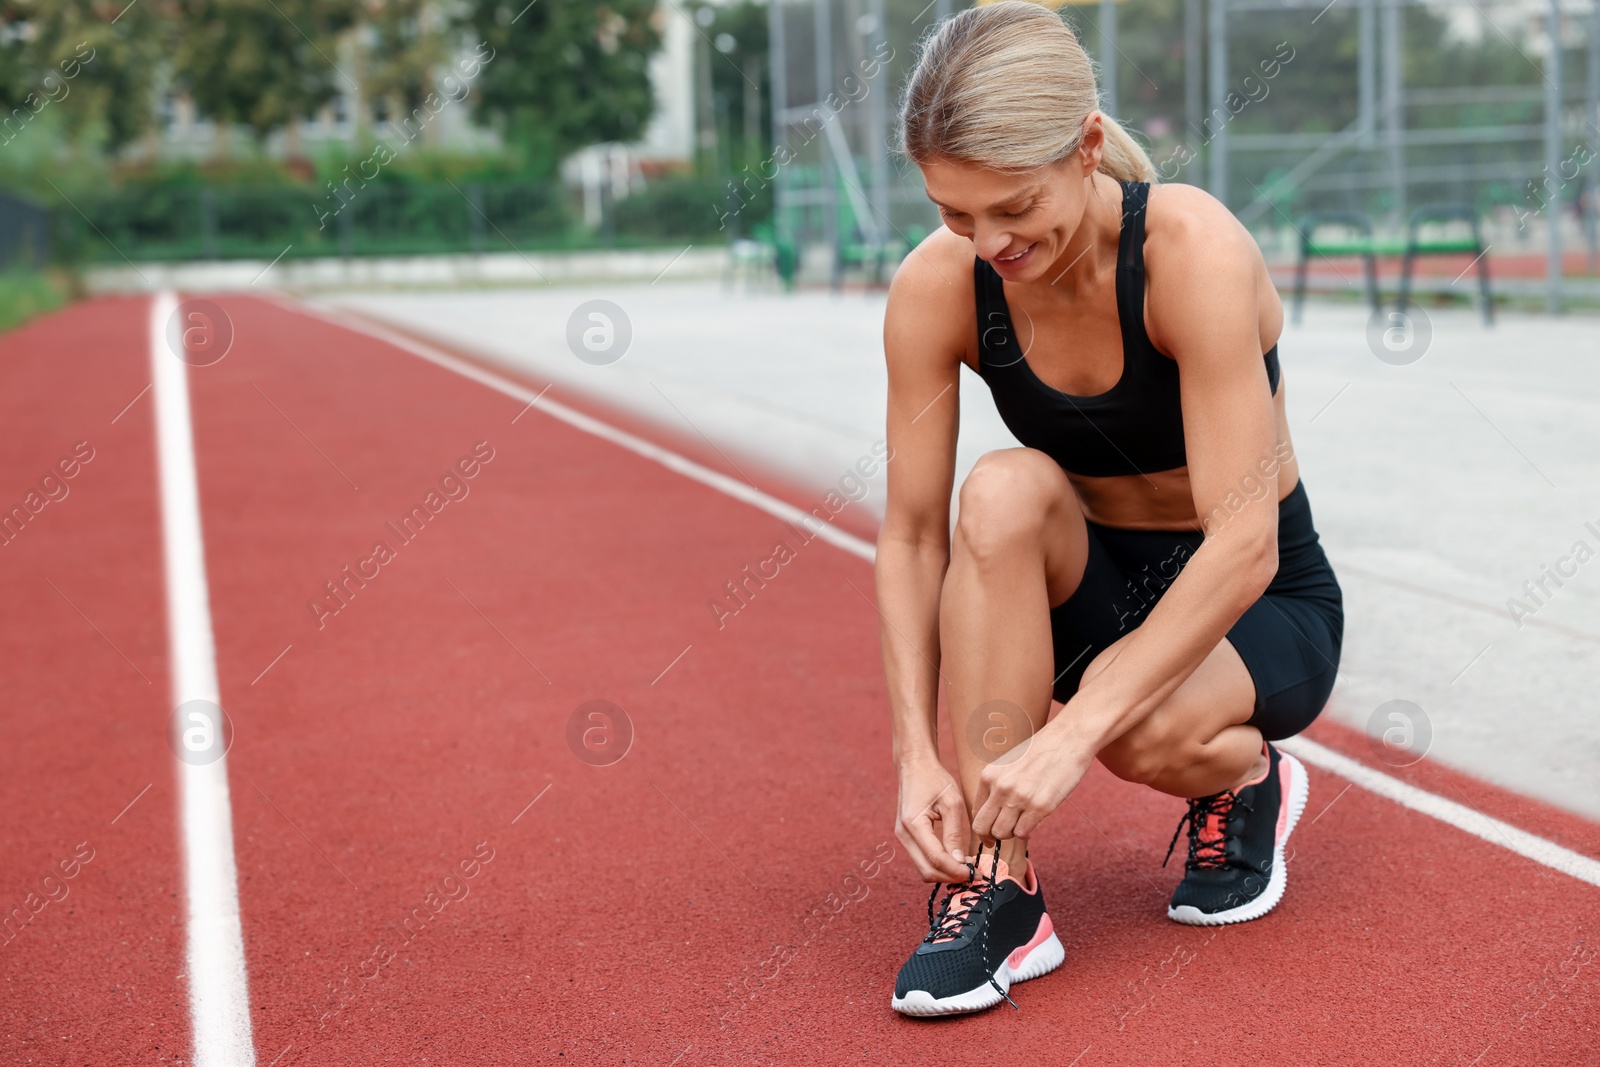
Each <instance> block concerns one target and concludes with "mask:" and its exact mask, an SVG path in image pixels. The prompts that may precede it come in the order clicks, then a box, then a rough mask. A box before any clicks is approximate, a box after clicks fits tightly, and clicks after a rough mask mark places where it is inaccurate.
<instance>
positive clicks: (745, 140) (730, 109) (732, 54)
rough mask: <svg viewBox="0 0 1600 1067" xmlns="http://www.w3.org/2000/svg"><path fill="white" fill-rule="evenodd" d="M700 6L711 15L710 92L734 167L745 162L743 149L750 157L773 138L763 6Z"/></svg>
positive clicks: (750, 1) (741, 0)
mask: <svg viewBox="0 0 1600 1067" xmlns="http://www.w3.org/2000/svg"><path fill="white" fill-rule="evenodd" d="M702 7H703V9H704V10H705V11H707V12H709V14H710V17H709V19H708V20H707V21H708V22H709V25H706V26H705V27H704V32H705V35H706V38H707V39H708V40H709V41H710V42H711V46H712V49H713V51H712V52H711V56H710V59H711V94H712V97H713V99H714V101H715V104H714V113H715V115H716V117H717V125H718V134H719V135H720V136H722V137H724V138H725V139H726V140H727V141H728V142H729V145H728V149H729V151H728V158H729V159H730V160H731V161H733V162H734V163H735V169H737V164H739V163H743V162H746V160H745V159H744V158H742V157H743V156H744V155H745V154H747V152H748V154H749V155H750V156H752V157H753V159H760V158H761V157H762V156H764V155H765V154H766V151H767V146H769V145H770V143H771V140H772V138H771V136H770V131H771V128H772V107H771V90H770V88H768V85H769V81H768V72H767V5H766V4H758V3H755V2H754V0H738V2H737V3H731V4H726V5H720V4H705V5H702ZM700 10H701V9H696V10H695V11H694V12H693V14H694V15H695V16H696V23H697V24H698V23H699V20H700V19H701V18H702V17H703V16H701V15H700V13H699V12H700ZM752 120H753V121H752ZM747 126H749V127H752V128H747Z"/></svg>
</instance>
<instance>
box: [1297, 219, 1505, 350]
mask: <svg viewBox="0 0 1600 1067" xmlns="http://www.w3.org/2000/svg"><path fill="white" fill-rule="evenodd" d="M1452 224H1454V225H1452ZM1298 229H1299V232H1300V260H1299V263H1298V264H1296V269H1295V293H1294V321H1295V322H1296V323H1298V322H1299V321H1300V318H1301V312H1302V308H1303V307H1304V305H1305V297H1306V276H1307V272H1308V271H1309V269H1310V266H1311V257H1313V256H1324V257H1326V256H1360V257H1361V259H1362V265H1363V269H1364V273H1365V276H1366V294H1367V303H1368V304H1370V305H1371V306H1372V310H1373V311H1377V310H1378V307H1379V297H1378V265H1377V257H1378V256H1400V257H1401V259H1400V293H1399V297H1398V300H1397V306H1398V310H1399V311H1401V312H1404V311H1405V309H1406V308H1407V307H1408V306H1409V305H1410V302H1411V278H1412V274H1413V272H1414V269H1415V266H1416V261H1417V257H1418V256H1430V255H1461V254H1464V253H1465V254H1471V255H1472V256H1474V257H1475V258H1474V265H1475V266H1476V267H1477V269H1478V288H1479V292H1480V295H1481V300H1480V303H1481V304H1482V305H1483V321H1484V323H1485V325H1493V324H1494V295H1493V293H1492V292H1491V291H1490V286H1489V258H1488V256H1487V255H1486V254H1485V253H1486V252H1487V249H1486V248H1485V247H1484V244H1483V235H1482V231H1481V230H1480V229H1479V226H1478V213H1477V212H1476V211H1475V210H1474V209H1473V208H1472V207H1471V206H1469V205H1467V204H1430V205H1428V206H1426V207H1420V208H1418V209H1417V210H1415V211H1413V212H1412V213H1411V216H1410V217H1409V218H1408V219H1407V220H1406V232H1405V236H1404V237H1401V238H1396V237H1388V236H1380V235H1378V234H1375V233H1373V230H1372V220H1371V219H1369V218H1367V216H1365V215H1363V214H1361V213H1360V212H1356V211H1319V212H1313V213H1312V214H1310V215H1307V216H1305V217H1304V218H1302V219H1301V220H1300V224H1299V226H1298Z"/></svg>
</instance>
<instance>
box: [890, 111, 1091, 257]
mask: <svg viewBox="0 0 1600 1067" xmlns="http://www.w3.org/2000/svg"><path fill="white" fill-rule="evenodd" d="M1104 142H1105V132H1104V127H1103V126H1101V125H1100V116H1099V113H1098V112H1095V113H1092V114H1091V115H1090V116H1089V119H1088V121H1087V122H1086V123H1085V129H1084V136H1083V140H1082V142H1081V143H1080V144H1079V147H1078V151H1076V152H1074V153H1072V154H1071V155H1069V156H1068V157H1067V158H1066V159H1064V160H1062V161H1061V162H1059V163H1054V164H1051V165H1049V166H1046V167H1041V168H1039V169H1037V170H1030V171H1022V172H1018V171H998V170H991V169H990V168H988V167H984V166H981V165H979V164H977V163H970V162H965V161H961V160H950V159H939V160H936V161H932V162H929V163H925V164H922V165H921V170H922V177H923V180H924V182H925V183H926V185H927V190H928V199H930V200H932V201H933V202H934V204H935V205H937V206H938V208H939V214H940V216H941V217H942V218H943V219H944V224H945V225H946V226H947V227H949V228H950V229H951V230H952V231H954V232H956V233H959V234H960V235H961V236H963V237H965V238H967V239H968V240H969V241H971V242H972V244H973V247H974V248H975V249H976V250H977V253H978V258H979V259H984V260H987V261H988V262H989V263H991V264H993V265H994V269H995V271H996V273H998V274H999V275H1000V277H1002V278H1004V279H1005V280H1006V281H1008V282H1031V281H1036V280H1038V279H1040V278H1043V277H1046V276H1052V277H1053V276H1054V275H1055V274H1057V273H1059V272H1060V271H1061V270H1063V269H1065V268H1066V266H1067V265H1068V263H1067V262H1060V265H1059V266H1057V265H1056V264H1057V263H1058V261H1062V260H1063V259H1064V254H1065V253H1066V250H1067V247H1068V245H1069V244H1070V243H1071V241H1072V237H1073V234H1075V233H1076V232H1077V231H1078V226H1079V224H1080V223H1081V222H1082V221H1083V213H1084V208H1085V206H1086V205H1087V203H1088V199H1089V196H1090V186H1091V184H1092V181H1093V175H1094V172H1095V169H1096V168H1097V167H1098V166H1099V165H1100V153H1101V148H1102V146H1103V145H1104ZM1077 254H1079V253H1078V252H1077V251H1074V253H1073V255H1077ZM1052 268H1054V269H1053V270H1052Z"/></svg>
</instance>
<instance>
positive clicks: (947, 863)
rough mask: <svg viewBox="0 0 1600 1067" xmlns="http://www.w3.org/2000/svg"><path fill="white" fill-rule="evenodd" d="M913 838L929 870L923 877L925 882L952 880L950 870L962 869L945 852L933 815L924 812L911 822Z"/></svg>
mask: <svg viewBox="0 0 1600 1067" xmlns="http://www.w3.org/2000/svg"><path fill="white" fill-rule="evenodd" d="M910 830H911V836H912V838H913V840H914V841H915V842H916V847H917V851H918V852H919V853H920V856H921V859H922V862H923V863H924V864H925V865H927V867H928V870H927V872H926V873H924V875H923V881H925V882H945V881H949V880H950V869H951V868H952V867H955V868H957V869H960V865H959V864H957V863H956V861H955V859H954V857H952V856H951V855H950V853H949V852H947V851H945V847H944V844H943V842H941V841H940V840H939V835H938V833H936V832H935V831H934V828H933V815H932V813H929V812H924V813H923V814H921V815H918V816H917V817H916V818H915V819H912V820H911V826H910Z"/></svg>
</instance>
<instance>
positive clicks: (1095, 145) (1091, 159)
mask: <svg viewBox="0 0 1600 1067" xmlns="http://www.w3.org/2000/svg"><path fill="white" fill-rule="evenodd" d="M1105 147H1106V128H1105V124H1104V123H1102V122H1101V121H1100V112H1098V111H1091V112H1089V114H1088V116H1087V117H1086V118H1085V119H1084V120H1083V136H1082V137H1080V138H1079V139H1078V158H1079V160H1080V161H1081V162H1082V164H1083V173H1084V176H1085V177H1087V176H1088V175H1090V174H1093V173H1094V172H1095V171H1097V170H1099V169H1100V157H1101V155H1102V154H1103V153H1104V152H1105Z"/></svg>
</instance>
